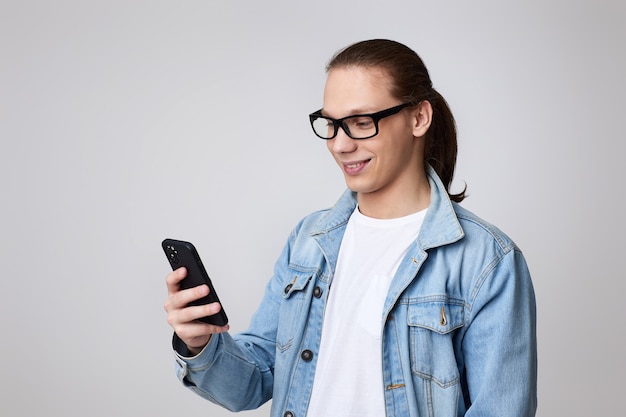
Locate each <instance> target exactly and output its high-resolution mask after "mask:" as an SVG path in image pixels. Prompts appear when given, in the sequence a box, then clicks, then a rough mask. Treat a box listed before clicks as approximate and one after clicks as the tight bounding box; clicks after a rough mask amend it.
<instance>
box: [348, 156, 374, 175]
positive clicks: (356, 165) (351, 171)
mask: <svg viewBox="0 0 626 417" xmlns="http://www.w3.org/2000/svg"><path fill="white" fill-rule="evenodd" d="M369 162H370V160H369V159H365V160H363V161H355V162H343V163H342V165H343V171H344V172H345V173H346V174H347V175H356V174H358V173H359V172H361V171H362V170H363V169H364V168H365V167H366V166H367V164H368V163H369Z"/></svg>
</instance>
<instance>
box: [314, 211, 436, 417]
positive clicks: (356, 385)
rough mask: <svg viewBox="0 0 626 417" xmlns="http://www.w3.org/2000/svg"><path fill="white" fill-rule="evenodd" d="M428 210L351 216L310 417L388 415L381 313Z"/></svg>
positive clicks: (331, 298)
mask: <svg viewBox="0 0 626 417" xmlns="http://www.w3.org/2000/svg"><path fill="white" fill-rule="evenodd" d="M425 214H426V210H422V211H420V212H417V213H415V214H411V215H409V216H406V217H401V218H397V219H373V218H370V217H366V216H364V215H363V214H361V213H360V212H359V210H358V207H357V208H356V209H355V211H354V212H353V213H352V216H351V217H350V220H349V221H348V225H347V227H346V232H345V234H344V237H343V240H342V242H341V248H340V249H339V258H338V260H337V270H336V271H335V276H334V278H333V281H332V284H331V289H330V292H329V295H328V304H327V305H326V312H325V315H324V325H323V327H322V339H321V346H320V351H319V357H318V360H317V368H316V371H315V381H314V384H313V392H312V393H311V401H310V403H309V409H308V412H307V417H329V416H333V417H370V416H371V417H380V416H384V415H385V403H384V396H383V392H384V391H383V390H384V388H383V375H382V344H381V336H382V328H383V317H382V315H383V307H384V302H385V298H386V296H387V291H388V290H389V285H390V283H391V280H392V278H393V276H394V274H395V272H396V270H397V269H398V266H399V264H400V261H401V260H402V258H403V257H404V255H405V254H406V252H407V249H408V247H409V245H410V244H411V243H412V242H413V241H414V240H415V239H416V238H417V235H418V233H419V229H420V227H421V225H422V221H423V219H424V216H425Z"/></svg>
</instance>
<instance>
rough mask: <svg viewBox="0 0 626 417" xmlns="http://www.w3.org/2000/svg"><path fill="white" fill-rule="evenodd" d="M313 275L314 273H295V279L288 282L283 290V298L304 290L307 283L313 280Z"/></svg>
mask: <svg viewBox="0 0 626 417" xmlns="http://www.w3.org/2000/svg"><path fill="white" fill-rule="evenodd" d="M311 276H312V275H308V274H299V275H294V276H293V280H292V281H291V282H290V283H289V284H287V285H286V286H285V289H284V290H283V298H289V297H291V294H293V293H295V292H300V291H302V290H304V288H306V285H307V284H308V283H309V281H310V280H311Z"/></svg>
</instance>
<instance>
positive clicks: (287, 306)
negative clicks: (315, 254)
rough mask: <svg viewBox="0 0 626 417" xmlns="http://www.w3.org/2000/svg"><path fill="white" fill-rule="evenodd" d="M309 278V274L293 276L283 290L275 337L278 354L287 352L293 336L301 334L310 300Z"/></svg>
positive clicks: (310, 276)
mask: <svg viewBox="0 0 626 417" xmlns="http://www.w3.org/2000/svg"><path fill="white" fill-rule="evenodd" d="M311 278H312V275H311V274H294V275H293V279H292V281H290V282H289V283H287V284H286V285H285V287H284V288H283V293H282V294H281V296H282V301H281V303H280V313H279V316H278V328H277V335H276V347H277V349H278V351H279V352H285V351H287V350H288V349H289V348H290V347H291V345H292V344H293V342H294V338H295V336H296V335H301V334H302V332H303V330H302V328H303V326H304V325H305V324H306V314H307V312H308V305H309V303H310V298H311V297H310V294H309V293H310V291H308V284H309V281H310V280H311Z"/></svg>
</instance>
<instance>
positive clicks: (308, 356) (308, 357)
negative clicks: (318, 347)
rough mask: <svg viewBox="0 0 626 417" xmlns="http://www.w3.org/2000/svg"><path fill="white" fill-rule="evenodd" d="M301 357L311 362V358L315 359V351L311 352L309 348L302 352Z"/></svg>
mask: <svg viewBox="0 0 626 417" xmlns="http://www.w3.org/2000/svg"><path fill="white" fill-rule="evenodd" d="M300 357H301V358H302V360H303V361H305V362H310V361H311V359H313V352H311V351H310V350H309V349H306V350H303V351H302V353H301V354H300Z"/></svg>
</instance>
